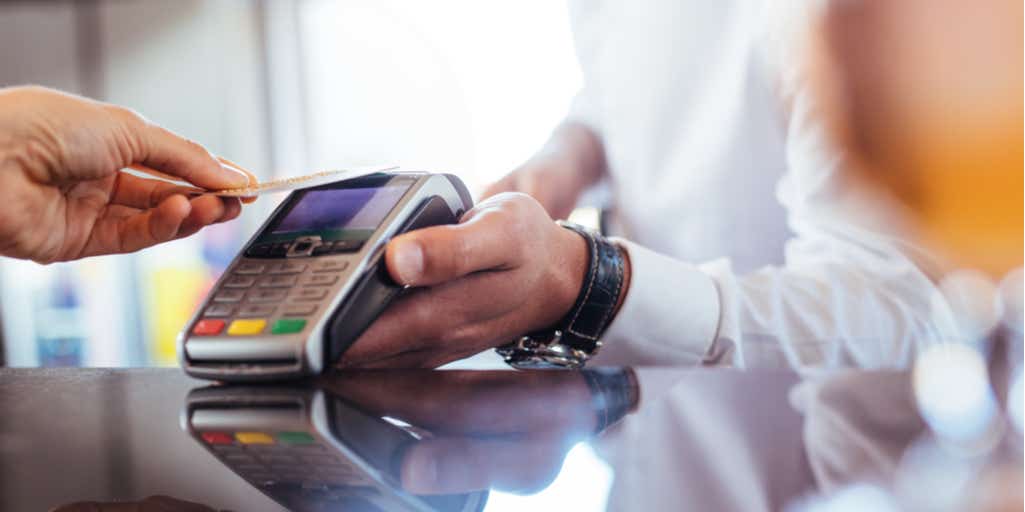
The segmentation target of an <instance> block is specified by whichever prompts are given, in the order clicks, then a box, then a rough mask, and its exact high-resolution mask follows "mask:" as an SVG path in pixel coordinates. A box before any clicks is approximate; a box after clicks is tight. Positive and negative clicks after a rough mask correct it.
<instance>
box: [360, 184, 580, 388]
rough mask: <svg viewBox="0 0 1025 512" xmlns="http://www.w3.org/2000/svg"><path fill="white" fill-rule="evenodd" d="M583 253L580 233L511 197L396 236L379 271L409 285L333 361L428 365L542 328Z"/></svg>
mask: <svg viewBox="0 0 1025 512" xmlns="http://www.w3.org/2000/svg"><path fill="white" fill-rule="evenodd" d="M587 255H588V249H587V245H586V242H585V241H584V239H583V238H582V237H581V236H580V235H578V234H577V233H574V232H572V231H570V230H568V229H565V228H562V227H559V226H558V225H557V224H556V223H555V222H553V221H552V219H551V218H550V217H549V216H548V214H547V213H545V211H544V209H543V208H541V205H540V204H538V202H537V201H535V200H534V199H532V198H530V197H529V196H526V195H524V194H515V193H510V194H501V195H498V196H495V197H492V198H491V199H488V200H486V201H483V202H481V203H479V204H478V205H477V206H476V207H475V208H473V209H471V210H470V211H469V212H467V213H466V214H465V215H464V216H463V218H462V219H461V221H460V223H459V224H456V225H449V226H436V227H430V228H426V229H421V230H416V231H412V232H409V233H406V234H403V235H400V236H398V237H396V238H395V239H394V240H392V241H391V242H390V243H389V244H388V247H387V251H386V253H385V260H386V263H387V266H388V271H389V272H390V274H391V276H392V277H393V278H394V279H395V280H396V281H397V282H399V283H402V284H406V285H410V286H412V287H416V288H415V289H414V290H413V291H412V292H411V293H409V294H408V295H406V296H404V297H402V298H400V299H399V300H398V301H396V302H395V303H394V304H392V306H391V307H390V308H389V309H388V310H387V311H385V313H384V314H383V315H381V317H380V318H378V319H377V321H376V322H375V323H374V324H373V325H371V326H370V328H369V329H367V331H366V332H365V333H364V334H363V335H362V336H361V337H360V338H359V339H358V340H357V341H356V343H355V344H354V345H353V346H352V347H351V348H350V349H349V350H348V351H347V352H346V353H345V355H344V356H343V357H342V361H341V364H342V366H360V367H392V368H399V367H435V366H439V365H442V364H444V363H447V362H449V361H454V360H456V359H461V358H464V357H466V356H469V355H472V354H475V353H477V352H480V351H483V350H486V349H488V348H491V347H495V346H498V345H501V344H504V343H506V342H509V341H511V340H513V339H515V338H516V337H517V336H518V335H521V334H523V333H527V332H531V331H535V330H540V329H544V328H548V327H550V326H552V325H554V324H555V323H557V322H558V321H559V320H560V319H561V318H562V317H563V316H565V315H566V314H567V313H568V312H569V310H570V308H571V307H572V306H573V302H574V301H575V300H576V297H577V295H578V294H579V292H580V287H581V284H582V282H583V279H584V273H585V271H586V268H587Z"/></svg>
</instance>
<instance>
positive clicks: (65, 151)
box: [0, 87, 250, 263]
mask: <svg viewBox="0 0 1025 512" xmlns="http://www.w3.org/2000/svg"><path fill="white" fill-rule="evenodd" d="M130 165H141V166H144V167H148V168H151V169H154V170H156V171H160V172H162V173H164V174H168V175H172V176H175V177H178V178H180V179H182V180H183V181H187V182H189V183H192V184H194V185H196V186H198V187H202V188H205V189H221V188H231V187H240V186H246V185H247V184H249V182H250V179H249V178H248V177H246V176H245V175H243V174H241V173H238V172H232V171H230V170H227V169H225V168H223V167H222V166H221V165H220V164H219V163H218V162H217V160H215V159H214V158H213V157H212V156H211V155H210V153H208V152H207V151H206V150H205V149H203V148H202V147H201V146H199V145H198V144H196V143H194V142H191V141H188V140H186V139H183V138H181V137H178V136H177V135H174V134H172V133H171V132H169V131H167V130H165V129H163V128H160V127H158V126H156V125H154V124H152V123H149V122H147V121H146V120H145V119H143V118H141V117H140V116H138V115H137V114H135V113H134V112H132V111H130V110H127V109H124V108H120V107H116V106H113V105H107V104H104V103H99V102H95V101H91V100H87V99H84V98H79V97H76V96H72V95H68V94H63V93H60V92H57V91H53V90H48V89H43V88H39V87H24V88H12V89H0V254H2V255H4V256H11V257H16V258H24V259H31V260H35V261H38V262H42V263H47V262H54V261H64V260H71V259H76V258H83V257H86V256H93V255H98V254H109V253H124V252H132V251H137V250H139V249H142V248H145V247H149V246H151V245H154V244H157V243H160V242H166V241H169V240H173V239H176V238H180V237H183V236H187V235H190V234H192V233H195V232H196V231H198V230H199V229H201V228H203V227H204V226H207V225H209V224H211V223H215V222H221V221H225V220H228V219H232V218H234V217H236V216H238V214H239V211H240V209H241V206H240V204H239V201H238V200H237V199H221V198H218V197H214V196H200V197H196V198H194V199H191V200H189V199H188V198H187V197H185V196H184V195H181V194H178V193H177V192H180V188H179V187H176V186H174V185H172V184H168V183H166V182H161V181H156V180H149V179H144V178H139V177H135V176H131V175H128V174H125V173H122V172H119V171H120V170H121V169H122V168H125V167H128V166H130Z"/></svg>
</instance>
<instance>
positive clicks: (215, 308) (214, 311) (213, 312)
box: [203, 304, 235, 316]
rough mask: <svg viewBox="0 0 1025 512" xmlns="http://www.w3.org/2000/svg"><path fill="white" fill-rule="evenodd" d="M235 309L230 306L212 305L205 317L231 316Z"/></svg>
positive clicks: (207, 309) (205, 312) (204, 314)
mask: <svg viewBox="0 0 1025 512" xmlns="http://www.w3.org/2000/svg"><path fill="white" fill-rule="evenodd" d="M234 312H235V308H234V307H233V306H230V305H228V304H211V305H210V306H208V307H207V308H206V311H204V312H203V316H230V315H231V314H232V313H234Z"/></svg>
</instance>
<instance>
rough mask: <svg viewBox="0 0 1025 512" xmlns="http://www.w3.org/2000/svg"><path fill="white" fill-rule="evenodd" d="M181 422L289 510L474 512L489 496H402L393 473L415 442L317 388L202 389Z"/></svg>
mask: <svg viewBox="0 0 1025 512" xmlns="http://www.w3.org/2000/svg"><path fill="white" fill-rule="evenodd" d="M181 419H182V428H184V429H185V430H186V431H188V432H189V434H191V435H192V436H193V437H194V438H195V439H196V440H197V441H198V442H199V443H200V444H202V445H203V446H204V447H206V449H207V450H209V451H210V453H212V454H213V455H214V456H215V457H217V459H218V460H220V461H221V462H222V463H224V464H225V465H226V466H228V467H229V468H231V470H232V471H234V472H235V473H237V474H238V475H239V476H241V477H242V478H244V479H245V480H246V481H247V482H249V483H250V484H251V485H253V486H255V487H257V488H258V489H260V491H261V492H263V493H264V494H266V495H267V496H268V497H270V498H271V499H273V500H274V501H276V502H278V503H280V504H281V505H282V506H284V507H285V508H287V509H289V510H295V511H299V512H306V511H327V510H331V511H334V510H345V511H347V512H351V511H358V512H365V511H379V510H381V511H392V510H398V511H403V510H405V511H422V512H428V511H444V512H449V511H451V512H474V511H479V510H481V509H483V508H484V504H485V503H486V501H487V495H488V493H487V491H483V492H476V493H470V494H453V495H434V496H417V495H413V494H410V493H408V492H405V491H403V490H402V489H401V487H400V485H399V481H398V475H397V468H396V467H395V466H396V463H397V462H398V461H399V460H401V457H402V454H403V453H404V451H405V450H406V449H407V448H408V447H409V446H410V445H412V444H414V443H416V442H417V439H418V438H417V436H416V435H414V434H412V433H411V432H409V431H407V430H404V429H403V428H400V427H398V426H396V425H393V424H391V423H389V422H387V421H385V420H383V419H381V418H378V417H374V416H370V415H368V414H366V413H364V412H362V411H360V410H359V409H356V408H355V407H353V406H351V405H349V404H347V403H346V402H344V401H342V400H341V399H338V398H336V397H332V396H331V395H329V394H327V393H325V392H324V391H321V390H318V389H315V388H302V387H296V388H248V389H247V388H238V387H210V388H203V389H197V390H193V391H192V392H191V393H189V396H188V399H187V401H186V405H185V409H184V410H183V411H182V418H181Z"/></svg>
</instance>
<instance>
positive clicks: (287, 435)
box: [278, 432, 314, 444]
mask: <svg viewBox="0 0 1025 512" xmlns="http://www.w3.org/2000/svg"><path fill="white" fill-rule="evenodd" d="M278 441H281V442H282V443H286V444H310V443H312V442H314V439H313V436H311V435H309V434H307V433H306V432H278Z"/></svg>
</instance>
